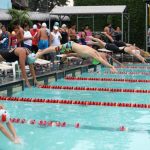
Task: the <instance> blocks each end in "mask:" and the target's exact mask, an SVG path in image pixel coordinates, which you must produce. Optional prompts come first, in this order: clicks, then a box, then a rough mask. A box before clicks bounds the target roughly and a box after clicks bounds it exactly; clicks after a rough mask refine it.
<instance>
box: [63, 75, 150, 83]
mask: <svg viewBox="0 0 150 150" xmlns="http://www.w3.org/2000/svg"><path fill="white" fill-rule="evenodd" d="M65 80H86V81H109V82H144V83H149V82H150V80H142V79H119V78H86V77H71V76H67V77H65Z"/></svg>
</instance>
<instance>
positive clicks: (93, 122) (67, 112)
mask: <svg viewBox="0 0 150 150" xmlns="http://www.w3.org/2000/svg"><path fill="white" fill-rule="evenodd" d="M98 70H100V71H101V74H100V73H99V71H98V72H90V73H84V74H82V77H88V78H102V77H105V78H126V79H143V78H144V79H147V80H149V79H150V77H149V76H143V75H117V74H106V73H104V72H105V71H108V70H107V69H104V68H103V69H100V68H98ZM119 71H128V72H129V71H136V72H137V71H138V72H145V71H148V70H145V69H136V70H133V69H128V68H125V69H119ZM51 85H61V86H80V87H81V86H82V87H107V88H109V87H111V88H128V89H147V90H148V89H149V85H150V83H129V82H104V81H103V82H101V81H80V80H75V81H70V80H65V79H61V80H58V81H57V82H52V83H51ZM14 96H16V97H30V98H45V99H59V100H64V99H65V100H80V101H101V102H124V103H139V104H140V103H144V104H150V99H149V94H148V93H116V92H99V91H80V90H79V91H75V90H60V89H41V88H32V89H25V91H23V92H20V93H17V94H15V95H14ZM1 103H3V104H4V105H5V106H6V107H7V109H8V110H9V112H10V114H11V117H12V118H25V119H26V120H30V119H35V120H36V121H39V120H47V121H60V122H66V124H67V125H66V127H56V126H53V127H49V126H47V127H41V126H39V125H38V124H36V125H30V124H14V125H15V128H16V130H17V133H18V135H19V136H20V137H21V138H22V141H23V144H21V145H14V144H13V143H11V142H9V141H8V139H6V138H5V137H4V136H3V135H1V141H3V142H1V144H0V150H14V149H15V150H42V149H44V150H47V149H48V150H58V149H60V150H127V149H128V150H141V149H144V150H149V147H150V130H149V129H150V112H149V109H144V108H143V109H141V108H122V107H103V106H101V107H99V106H84V105H83V106H81V105H65V104H46V103H27V102H6V101H1ZM16 110H17V111H16ZM76 123H79V124H80V127H79V128H76V127H75V124H76ZM121 126H124V127H125V128H126V129H127V130H126V131H120V127H121Z"/></svg>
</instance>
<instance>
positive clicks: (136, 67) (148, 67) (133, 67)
mask: <svg viewBox="0 0 150 150" xmlns="http://www.w3.org/2000/svg"><path fill="white" fill-rule="evenodd" d="M115 68H120V69H125V68H127V69H150V66H123V67H121V66H115Z"/></svg>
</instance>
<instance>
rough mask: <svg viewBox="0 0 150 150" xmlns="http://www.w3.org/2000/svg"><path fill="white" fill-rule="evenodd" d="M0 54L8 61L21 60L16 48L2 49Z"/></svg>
mask: <svg viewBox="0 0 150 150" xmlns="http://www.w3.org/2000/svg"><path fill="white" fill-rule="evenodd" d="M0 55H1V56H2V57H3V58H4V59H5V61H6V62H15V61H18V60H19V57H18V56H16V54H15V49H13V50H10V51H6V52H5V51H0Z"/></svg>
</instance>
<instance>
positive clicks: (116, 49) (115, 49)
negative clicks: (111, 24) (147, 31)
mask: <svg viewBox="0 0 150 150" xmlns="http://www.w3.org/2000/svg"><path fill="white" fill-rule="evenodd" d="M105 48H106V49H107V50H110V51H112V52H119V53H125V51H124V48H125V47H123V48H122V49H119V47H118V46H116V45H115V44H110V43H106V45H105Z"/></svg>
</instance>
